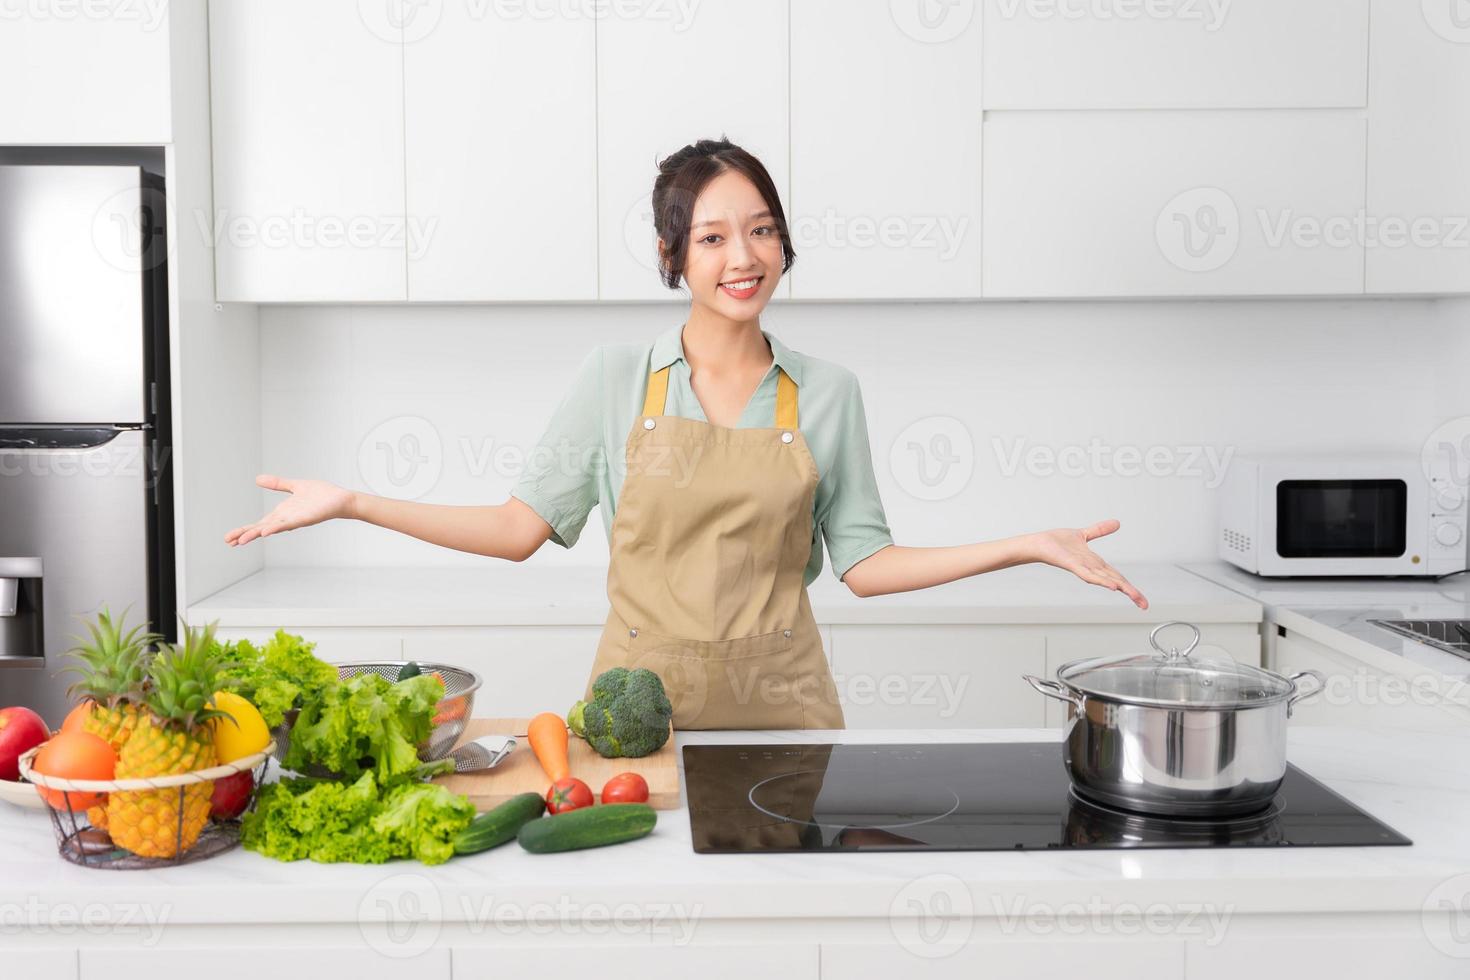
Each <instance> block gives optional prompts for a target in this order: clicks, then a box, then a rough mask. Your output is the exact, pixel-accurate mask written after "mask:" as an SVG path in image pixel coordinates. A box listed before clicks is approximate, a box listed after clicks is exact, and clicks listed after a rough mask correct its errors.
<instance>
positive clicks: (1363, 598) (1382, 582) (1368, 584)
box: [1179, 561, 1470, 679]
mask: <svg viewBox="0 0 1470 980" xmlns="http://www.w3.org/2000/svg"><path fill="white" fill-rule="evenodd" d="M1179 567H1180V568H1181V569H1183V570H1185V571H1188V572H1190V573H1192V574H1194V575H1197V576H1199V577H1200V578H1202V579H1204V580H1205V581H1208V582H1211V583H1213V584H1215V585H1219V586H1223V587H1224V588H1227V589H1231V590H1233V591H1235V592H1237V593H1239V594H1240V595H1242V596H1243V597H1245V598H1248V599H1251V600H1253V601H1255V602H1259V603H1260V604H1261V606H1262V608H1263V610H1264V612H1265V616H1266V618H1267V619H1268V620H1270V621H1272V622H1275V623H1279V624H1281V625H1282V626H1285V627H1286V628H1287V629H1292V630H1296V631H1297V632H1299V633H1301V634H1302V635H1303V636H1306V637H1308V638H1309V639H1313V640H1316V641H1317V642H1319V643H1323V644H1326V645H1327V646H1329V647H1332V648H1333V649H1335V650H1341V651H1342V652H1343V653H1347V654H1350V655H1352V656H1356V657H1358V658H1360V659H1362V660H1364V661H1366V662H1368V663H1370V664H1372V665H1374V666H1376V667H1379V668H1381V669H1383V670H1387V671H1390V672H1392V673H1396V674H1401V675H1407V676H1414V675H1418V674H1421V673H1423V672H1425V671H1430V672H1433V673H1435V674H1439V675H1442V676H1444V677H1448V678H1455V679H1470V660H1465V659H1463V658H1461V657H1457V656H1455V655H1454V654H1451V653H1446V652H1445V651H1443V650H1439V649H1437V648H1435V647H1431V646H1427V645H1425V644H1423V643H1419V642H1417V641H1415V640H1411V639H1409V638H1408V637H1405V636H1400V635H1399V634H1397V633H1394V632H1391V631H1389V630H1386V629H1384V628H1383V627H1381V626H1375V625H1374V624H1373V623H1371V622H1369V620H1372V619H1470V573H1467V574H1462V575H1456V576H1453V577H1450V578H1446V579H1443V580H1441V581H1438V582H1435V581H1429V580H1423V579H1353V578H1310V579H1273V578H1263V577H1261V576H1259V575H1252V574H1250V573H1248V572H1246V571H1243V570H1242V569H1240V568H1237V567H1236V566H1234V565H1231V564H1230V563H1229V562H1224V561H1214V562H1201V563H1194V564H1185V565H1181V566H1179Z"/></svg>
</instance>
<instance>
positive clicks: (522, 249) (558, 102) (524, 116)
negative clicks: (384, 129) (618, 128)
mask: <svg viewBox="0 0 1470 980" xmlns="http://www.w3.org/2000/svg"><path fill="white" fill-rule="evenodd" d="M417 16H421V17H425V18H430V17H435V18H436V20H435V21H434V22H433V23H432V25H430V24H425V25H423V26H419V25H418V23H417V20H414V21H410V23H409V27H408V28H406V30H405V35H404V45H403V72H404V112H403V124H404V133H405V135H406V142H407V162H406V167H407V181H408V191H407V202H408V213H409V216H410V219H411V221H412V222H413V226H414V227H416V228H418V229H420V231H421V233H422V235H421V240H420V241H419V242H417V243H415V246H416V247H415V246H411V247H410V250H409V253H408V298H409V299H410V300H481V301H490V300H587V299H596V298H597V237H596V235H594V234H593V233H592V229H593V228H594V226H595V225H594V216H595V215H596V213H597V145H596V138H597V137H596V134H597V120H596V101H597V93H596V87H595V86H596V78H595V66H596V64H597V57H596V50H595V43H596V37H595V30H596V28H595V18H593V17H577V16H565V17H563V16H537V15H533V8H531V7H521V6H519V5H511V6H508V5H503V4H475V3H446V4H443V5H442V6H440V5H438V4H435V5H433V6H432V7H426V8H424V9H423V11H422V12H421V13H419V14H417V15H416V17H417ZM638 104H639V107H640V108H642V109H644V110H647V109H648V108H649V96H648V94H645V95H644V96H643V97H642V98H640V99H639V100H638Z"/></svg>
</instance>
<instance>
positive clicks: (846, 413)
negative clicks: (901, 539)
mask: <svg viewBox="0 0 1470 980" xmlns="http://www.w3.org/2000/svg"><path fill="white" fill-rule="evenodd" d="M849 378H850V385H849V389H848V392H847V394H846V397H844V398H843V399H842V403H841V421H840V423H839V432H838V439H837V450H836V452H835V453H834V455H833V458H832V466H831V467H830V469H829V470H828V472H827V473H826V474H825V475H824V476H823V477H822V480H821V483H820V484H819V485H818V487H817V524H818V525H819V526H820V527H821V529H822V536H823V537H824V538H825V539H826V542H827V554H828V556H829V557H830V558H831V560H832V574H834V575H836V576H837V578H838V579H839V580H841V578H842V576H844V575H846V574H847V570H848V569H849V568H851V567H852V566H854V565H856V564H857V563H858V562H860V561H862V560H863V559H864V558H867V557H868V556H869V555H871V554H873V553H874V552H877V551H881V550H882V549H884V548H886V547H888V546H889V545H891V544H893V535H892V534H891V533H890V532H889V529H888V519H887V516H886V515H885V514H884V512H883V501H882V498H880V497H879V496H878V481H877V479H876V478H875V477H874V475H873V453H872V450H871V449H870V448H869V446H868V420H867V415H866V413H865V411H864V409H863V396H862V390H861V388H860V387H859V386H858V381H857V378H856V377H855V376H851V375H850V376H849Z"/></svg>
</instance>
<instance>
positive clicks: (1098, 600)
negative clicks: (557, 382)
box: [188, 561, 1261, 628]
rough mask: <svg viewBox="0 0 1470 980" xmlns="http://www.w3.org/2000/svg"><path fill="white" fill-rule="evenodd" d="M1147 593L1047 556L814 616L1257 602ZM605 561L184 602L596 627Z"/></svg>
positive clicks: (1029, 616) (298, 583)
mask: <svg viewBox="0 0 1470 980" xmlns="http://www.w3.org/2000/svg"><path fill="white" fill-rule="evenodd" d="M1119 570H1120V571H1122V573H1123V574H1124V575H1126V576H1128V579H1129V581H1131V582H1132V583H1133V584H1134V585H1136V586H1137V587H1138V588H1139V589H1140V590H1141V591H1142V592H1143V594H1144V595H1145V596H1146V597H1147V598H1148V600H1149V609H1148V610H1147V611H1144V610H1140V609H1138V608H1137V607H1135V606H1134V605H1133V603H1132V602H1130V601H1129V600H1128V599H1127V598H1126V597H1125V596H1124V595H1123V594H1122V593H1120V592H1113V591H1110V590H1108V589H1102V588H1099V587H1097V586H1094V585H1089V584H1087V583H1086V582H1083V581H1082V580H1080V579H1078V578H1076V577H1075V576H1073V575H1071V574H1069V573H1067V572H1064V571H1061V570H1059V569H1056V568H1052V567H1050V566H1047V565H1022V566H1018V567H1015V568H1008V569H1004V570H1001V571H998V572H991V573H989V574H986V575H978V576H974V577H972V578H968V579H962V580H960V581H958V582H951V583H949V584H947V585H941V586H937V587H935V588H932V589H923V590H919V591H916V592H905V593H900V594H897V595H887V596H875V597H873V598H869V599H860V598H858V597H857V596H854V595H853V594H852V593H851V592H850V591H849V590H848V589H847V587H846V586H844V585H843V584H842V583H841V582H839V581H837V580H836V579H835V578H833V577H832V575H831V574H830V573H824V574H823V575H822V576H821V577H820V578H818V579H817V580H816V581H815V582H813V583H812V585H811V587H810V590H809V591H810V595H811V601H812V609H813V612H814V613H815V614H816V618H817V621H818V622H819V623H824V624H825V623H926V624H932V623H1016V624H1021V623H1043V624H1046V623H1146V622H1160V621H1163V620H1170V619H1182V620H1189V621H1194V622H1201V623H1256V622H1260V620H1261V606H1260V604H1259V603H1258V602H1256V601H1255V600H1252V599H1248V598H1246V597H1243V596H1241V595H1239V594H1238V593H1236V592H1233V591H1231V590H1230V589H1228V588H1223V587H1221V586H1219V585H1215V584H1212V583H1210V582H1206V581H1204V580H1202V579H1201V578H1199V577H1198V576H1196V575H1191V574H1189V573H1187V572H1185V571H1183V570H1181V569H1180V568H1178V567H1176V566H1174V565H1171V564H1164V563H1154V564H1136V565H1123V566H1121V567H1120V569H1119ZM607 609H608V606H607V569H606V567H605V566H575V565H565V566H557V565H550V564H546V565H536V564H514V563H508V562H488V561H487V564H486V566H485V567H483V568H474V569H458V568H309V567H308V568H293V567H286V568H267V569H265V570H263V571H261V572H257V573H256V574H254V575H251V576H249V577H248V578H245V579H243V580H242V581H240V582H237V583H235V584H234V585H231V586H229V587H228V588H225V589H222V590H221V591H219V592H216V593H215V594H214V595H211V596H209V597H208V598H206V599H203V600H202V601H200V602H196V603H194V604H193V605H192V606H190V607H189V610H188V618H189V620H190V621H191V622H208V621H209V620H213V619H218V620H219V621H220V624H221V625H222V626H225V627H237V628H244V627H277V626H286V627H298V628H299V627H308V626H317V627H328V626H338V627H364V626H365V627H376V626H399V627H412V626H517V625H533V626H550V625H557V626H566V625H587V626H601V625H602V623H603V621H604V620H605V619H606V617H607Z"/></svg>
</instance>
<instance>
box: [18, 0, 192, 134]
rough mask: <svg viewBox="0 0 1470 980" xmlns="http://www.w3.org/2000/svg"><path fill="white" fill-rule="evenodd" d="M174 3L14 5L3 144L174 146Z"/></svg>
mask: <svg viewBox="0 0 1470 980" xmlns="http://www.w3.org/2000/svg"><path fill="white" fill-rule="evenodd" d="M168 66H169V18H168V4H167V3H160V2H154V3H142V2H137V3H62V2H56V3H35V2H30V3H23V2H14V3H7V4H5V5H4V7H3V12H0V92H4V93H5V97H4V98H0V144H19V143H50V144H67V143H93V144H96V143H167V142H169V140H170V139H171V138H172V136H171V135H170V124H169V121H170V111H169V88H168V86H169V70H168Z"/></svg>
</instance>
